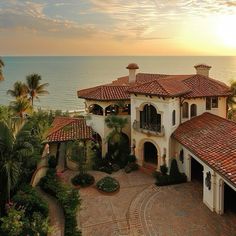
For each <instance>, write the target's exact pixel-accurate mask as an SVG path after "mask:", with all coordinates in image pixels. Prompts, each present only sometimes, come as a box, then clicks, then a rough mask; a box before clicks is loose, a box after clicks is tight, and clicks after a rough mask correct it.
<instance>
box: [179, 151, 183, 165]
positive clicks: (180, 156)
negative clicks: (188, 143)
mask: <svg viewBox="0 0 236 236" xmlns="http://www.w3.org/2000/svg"><path fill="white" fill-rule="evenodd" d="M179 160H180V161H181V162H182V163H184V150H183V149H181V150H180V152H179Z"/></svg>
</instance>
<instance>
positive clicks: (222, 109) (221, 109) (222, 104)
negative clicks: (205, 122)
mask: <svg viewBox="0 0 236 236" xmlns="http://www.w3.org/2000/svg"><path fill="white" fill-rule="evenodd" d="M184 102H188V104H189V118H188V119H184V118H182V122H185V121H187V120H189V119H190V118H191V116H190V112H191V111H190V107H191V105H192V104H196V105H197V115H198V116H199V115H201V114H203V113H204V112H209V113H211V114H214V115H217V116H221V117H223V118H226V98H225V97H220V98H219V99H218V108H211V110H206V99H205V98H195V99H185V100H184Z"/></svg>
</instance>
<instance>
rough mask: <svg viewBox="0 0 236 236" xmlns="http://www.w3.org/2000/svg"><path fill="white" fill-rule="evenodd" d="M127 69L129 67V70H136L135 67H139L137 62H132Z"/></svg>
mask: <svg viewBox="0 0 236 236" xmlns="http://www.w3.org/2000/svg"><path fill="white" fill-rule="evenodd" d="M126 69H129V70H135V69H139V67H138V65H137V64H136V63H130V64H129V65H128V66H127V67H126Z"/></svg>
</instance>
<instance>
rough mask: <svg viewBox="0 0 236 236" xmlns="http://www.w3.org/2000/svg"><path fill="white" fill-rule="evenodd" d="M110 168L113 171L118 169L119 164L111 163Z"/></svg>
mask: <svg viewBox="0 0 236 236" xmlns="http://www.w3.org/2000/svg"><path fill="white" fill-rule="evenodd" d="M112 169H113V171H115V172H116V171H118V170H119V169H120V166H119V165H118V164H113V165H112Z"/></svg>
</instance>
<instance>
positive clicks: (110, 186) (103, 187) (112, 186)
mask: <svg viewBox="0 0 236 236" xmlns="http://www.w3.org/2000/svg"><path fill="white" fill-rule="evenodd" d="M96 187H97V188H98V190H100V191H102V192H105V193H113V192H115V191H117V190H118V189H119V188H120V184H119V182H118V181H117V180H116V179H114V178H112V177H110V176H106V177H104V178H102V179H100V180H99V181H98V182H97V183H96Z"/></svg>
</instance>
